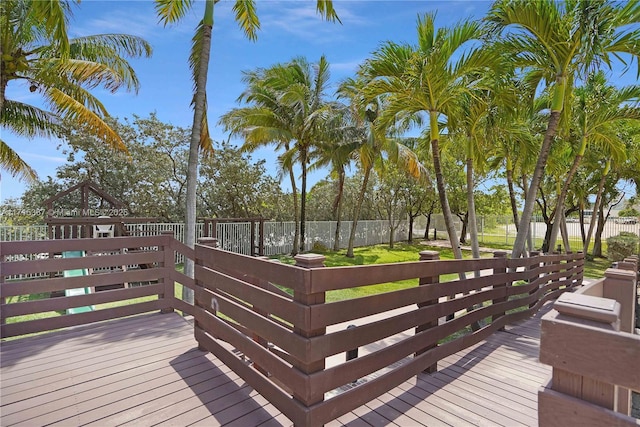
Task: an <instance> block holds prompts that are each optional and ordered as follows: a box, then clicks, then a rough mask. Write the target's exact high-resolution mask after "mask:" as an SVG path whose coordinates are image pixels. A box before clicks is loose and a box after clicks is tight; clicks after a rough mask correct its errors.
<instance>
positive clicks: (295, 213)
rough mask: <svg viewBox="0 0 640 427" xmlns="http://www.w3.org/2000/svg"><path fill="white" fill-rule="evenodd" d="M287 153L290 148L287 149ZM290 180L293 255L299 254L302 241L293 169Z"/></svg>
mask: <svg viewBox="0 0 640 427" xmlns="http://www.w3.org/2000/svg"><path fill="white" fill-rule="evenodd" d="M286 149H287V151H288V150H289V148H288V147H287V148H286ZM289 179H290V180H291V196H292V197H293V222H294V223H295V231H294V232H293V248H292V249H291V255H297V254H298V242H299V241H300V223H299V222H298V215H299V213H300V212H299V211H298V186H297V185H296V177H295V175H294V173H293V168H289Z"/></svg>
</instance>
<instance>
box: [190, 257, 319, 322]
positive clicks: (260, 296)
mask: <svg viewBox="0 0 640 427" xmlns="http://www.w3.org/2000/svg"><path fill="white" fill-rule="evenodd" d="M196 270H197V273H196V274H198V277H199V278H200V280H201V281H202V282H203V285H204V287H205V288H206V289H209V290H211V291H215V290H216V289H220V290H222V291H224V292H226V293H227V294H229V295H233V296H234V297H236V298H239V299H241V300H243V301H245V302H246V303H249V304H251V305H253V306H254V307H259V308H260V310H261V311H263V312H265V313H268V314H274V315H276V316H278V317H280V318H282V319H284V320H286V321H288V322H291V323H294V324H297V325H303V324H305V323H306V322H307V319H308V317H309V314H308V312H309V308H308V307H305V306H303V305H302V304H298V303H296V302H293V301H291V300H290V299H289V300H287V299H286V298H284V297H281V296H279V295H276V294H274V293H272V292H269V291H267V290H265V289H262V288H260V287H257V286H253V285H251V284H250V283H246V282H243V281H242V280H239V279H236V278H233V277H231V276H227V275H226V274H223V273H219V272H216V271H215V270H211V269H208V268H204V267H201V266H196Z"/></svg>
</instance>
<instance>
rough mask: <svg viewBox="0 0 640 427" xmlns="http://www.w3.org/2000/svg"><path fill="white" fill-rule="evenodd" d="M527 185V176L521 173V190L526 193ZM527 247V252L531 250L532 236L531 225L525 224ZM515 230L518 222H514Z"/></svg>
mask: <svg viewBox="0 0 640 427" xmlns="http://www.w3.org/2000/svg"><path fill="white" fill-rule="evenodd" d="M528 188H529V187H528V186H527V176H526V175H524V174H523V175H522V190H523V192H524V193H525V194H526V193H527V191H528ZM527 229H528V230H527V248H529V252H533V236H532V235H531V225H530V223H529V224H527ZM516 231H518V222H516Z"/></svg>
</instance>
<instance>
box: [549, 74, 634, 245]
mask: <svg viewBox="0 0 640 427" xmlns="http://www.w3.org/2000/svg"><path fill="white" fill-rule="evenodd" d="M575 94H576V98H575V100H576V102H575V108H574V111H573V114H572V115H573V120H572V122H574V123H575V124H576V125H577V126H576V127H577V128H576V129H575V131H574V132H575V135H576V139H577V140H578V142H579V145H578V147H577V150H576V152H575V156H574V158H573V164H572V165H571V167H570V169H569V172H567V174H566V176H565V177H563V179H561V180H560V182H563V185H562V189H561V191H560V193H559V195H558V200H557V203H556V206H557V207H556V218H557V219H556V220H555V221H554V223H553V227H552V230H551V235H550V238H549V247H551V248H553V247H555V241H556V238H557V236H558V229H559V226H560V222H561V221H559V218H560V217H559V216H558V213H560V212H562V210H563V209H564V202H565V200H566V197H567V193H568V191H569V185H570V184H571V182H572V181H573V177H574V176H575V174H576V172H577V170H578V167H579V166H580V162H581V161H582V158H583V157H584V155H585V152H586V151H587V148H588V146H589V144H596V145H598V146H599V148H601V149H602V150H603V151H604V152H605V153H606V155H608V156H610V157H612V158H615V159H619V161H618V162H619V163H621V161H620V160H621V159H623V157H624V151H625V147H624V143H623V142H622V141H621V140H620V138H619V136H618V134H617V128H616V125H617V124H619V123H624V122H627V121H638V120H640V108H638V107H634V106H632V105H630V102H632V101H637V100H639V99H640V86H629V87H625V88H621V89H616V88H614V87H613V86H609V85H607V84H606V79H605V76H604V73H602V72H598V73H595V74H591V75H590V76H589V78H588V79H587V82H586V84H585V86H583V87H579V88H577V89H576V90H575ZM565 248H566V249H568V247H566V244H565Z"/></svg>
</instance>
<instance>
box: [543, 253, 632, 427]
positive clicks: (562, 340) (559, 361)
mask: <svg viewBox="0 0 640 427" xmlns="http://www.w3.org/2000/svg"><path fill="white" fill-rule="evenodd" d="M638 274H639V270H638V258H637V257H636V258H628V259H626V260H625V261H624V262H622V263H618V265H617V268H610V269H608V270H607V271H605V277H604V278H603V279H601V280H598V281H597V282H595V283H593V284H591V285H589V286H586V287H584V288H582V289H580V290H578V291H577V292H576V293H575V294H566V295H563V296H562V297H560V298H559V299H558V300H557V301H556V302H555V304H554V308H555V310H553V311H551V312H549V313H548V314H546V315H545V317H544V318H543V319H542V326H541V340H540V361H541V362H542V363H546V364H548V365H551V366H552V367H553V376H552V378H551V380H550V381H549V383H548V384H547V385H546V386H544V387H542V388H541V389H540V391H539V393H538V419H539V425H540V426H544V427H547V426H566V425H580V426H638V425H640V421H639V420H638V419H637V418H633V417H631V416H629V415H630V411H631V400H630V399H631V390H635V391H637V392H640V336H639V335H637V334H634V328H635V315H634V310H635V300H636V298H637V294H636V292H637V285H638V282H637V281H638Z"/></svg>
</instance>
